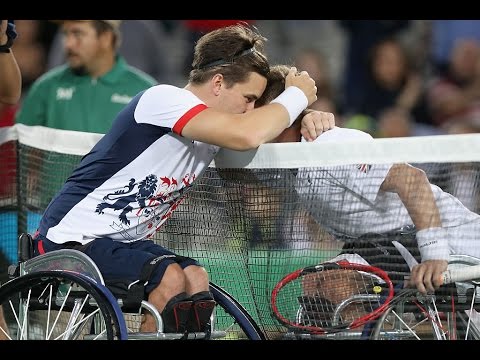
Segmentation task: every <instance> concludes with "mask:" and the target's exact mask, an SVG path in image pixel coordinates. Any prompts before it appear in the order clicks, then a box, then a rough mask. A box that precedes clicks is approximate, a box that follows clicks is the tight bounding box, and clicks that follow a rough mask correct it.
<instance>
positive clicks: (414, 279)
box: [409, 260, 448, 294]
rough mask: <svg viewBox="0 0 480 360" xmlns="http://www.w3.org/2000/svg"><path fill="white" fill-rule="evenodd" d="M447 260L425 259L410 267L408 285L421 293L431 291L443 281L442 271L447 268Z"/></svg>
mask: <svg viewBox="0 0 480 360" xmlns="http://www.w3.org/2000/svg"><path fill="white" fill-rule="evenodd" d="M447 267H448V261H447V260H427V261H423V262H422V263H421V264H418V265H415V266H414V267H413V268H412V273H411V275H410V280H409V285H410V286H415V287H416V288H417V290H418V291H420V292H421V293H422V294H427V293H433V292H434V291H435V289H438V288H439V287H440V285H442V283H443V278H442V273H443V272H444V271H445V270H447Z"/></svg>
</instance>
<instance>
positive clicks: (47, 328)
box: [0, 234, 266, 340]
mask: <svg viewBox="0 0 480 360" xmlns="http://www.w3.org/2000/svg"><path fill="white" fill-rule="evenodd" d="M9 274H10V280H9V281H8V282H6V283H5V284H3V285H2V286H1V287H0V305H1V306H2V309H3V313H4V318H5V324H3V325H2V322H0V337H1V336H2V335H3V336H4V337H7V338H8V339H16V340H193V339H195V340H215V339H227V340H229V339H230V340H232V339H248V340H264V339H266V337H265V335H264V333H263V332H262V330H261V329H260V327H259V326H258V325H257V323H256V322H255V320H254V319H253V318H252V317H251V316H250V315H249V314H248V312H247V311H246V309H245V308H244V307H243V306H242V305H241V304H240V303H239V302H238V301H237V300H236V299H235V298H233V297H232V296H231V295H230V294H229V293H228V292H227V291H225V290H224V289H222V288H221V287H219V286H217V285H215V284H214V283H212V282H210V291H211V293H212V294H213V297H214V300H215V302H216V306H215V310H214V311H213V313H212V316H211V318H210V323H209V325H208V326H207V328H206V330H205V331H202V332H188V333H166V332H164V324H163V320H162V316H161V314H160V313H159V312H158V310H157V309H156V308H155V307H154V306H153V305H152V304H151V303H149V302H148V301H147V300H145V299H140V300H138V301H130V300H129V301H126V299H125V297H120V296H119V295H118V294H116V293H115V289H111V288H109V287H107V286H106V285H105V282H104V279H103V277H102V274H101V273H100V271H99V269H98V267H97V266H96V265H95V263H94V262H93V260H92V259H91V258H90V257H88V256H87V255H86V254H84V253H83V252H81V251H78V250H74V249H61V250H56V251H52V252H48V253H46V254H43V255H39V256H36V257H33V240H32V237H31V236H30V235H29V234H22V235H20V237H19V244H18V263H17V264H15V265H12V266H11V267H10V268H9ZM146 312H148V313H150V314H151V315H152V316H153V317H154V319H155V321H156V325H157V331H155V332H148V333H146V332H140V331H139V329H140V323H141V320H142V316H143V314H145V313H146Z"/></svg>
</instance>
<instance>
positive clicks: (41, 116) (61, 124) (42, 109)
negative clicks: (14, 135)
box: [16, 20, 156, 134]
mask: <svg viewBox="0 0 480 360" xmlns="http://www.w3.org/2000/svg"><path fill="white" fill-rule="evenodd" d="M120 23H121V21H120V20H65V21H64V22H63V24H62V32H63V34H64V37H63V39H64V42H63V45H64V50H65V53H66V56H67V62H68V63H67V64H66V65H62V66H59V67H56V68H54V69H52V70H50V71H49V72H47V73H46V74H44V75H43V76H42V77H41V78H39V79H38V80H37V81H35V83H34V84H33V85H32V87H31V89H30V91H29V92H28V94H27V95H26V97H25V98H24V100H23V102H22V106H21V108H20V111H19V112H18V113H17V116H16V122H18V123H23V124H26V125H42V126H47V127H52V128H56V129H64V130H75V131H84V132H96V133H102V134H104V133H106V132H107V130H108V129H109V128H110V125H111V123H112V121H113V119H114V118H115V115H116V114H117V113H118V112H119V111H120V110H122V109H123V108H124V106H125V104H127V103H128V102H129V101H130V100H131V98H132V97H133V96H135V95H136V94H137V93H139V92H140V91H142V90H145V89H146V88H148V87H150V86H152V85H154V84H156V81H155V80H154V79H153V78H152V77H150V76H149V75H147V74H146V73H144V72H142V71H140V70H138V69H136V68H133V67H131V66H129V65H128V64H127V63H126V61H125V59H124V58H123V57H122V56H120V55H119V54H118V53H117V49H118V46H119V41H120V28H119V27H120Z"/></svg>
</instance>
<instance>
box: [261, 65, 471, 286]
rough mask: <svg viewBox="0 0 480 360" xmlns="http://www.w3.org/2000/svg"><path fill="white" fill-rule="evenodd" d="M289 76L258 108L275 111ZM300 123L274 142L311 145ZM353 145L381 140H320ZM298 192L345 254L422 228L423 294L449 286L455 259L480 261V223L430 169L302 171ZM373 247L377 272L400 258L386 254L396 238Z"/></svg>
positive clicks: (272, 76)
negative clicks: (271, 106)
mask: <svg viewBox="0 0 480 360" xmlns="http://www.w3.org/2000/svg"><path fill="white" fill-rule="evenodd" d="M288 69H289V67H287V66H282V65H278V66H272V67H271V71H270V73H269V75H268V85H267V90H266V91H265V92H264V94H263V95H262V97H261V98H260V99H259V100H258V101H257V103H256V106H259V107H261V106H263V105H264V104H268V103H269V102H270V100H271V99H273V98H275V96H276V95H278V91H279V88H281V87H282V86H284V82H283V81H284V79H285V74H286V71H287V70H288ZM275 84H276V85H275ZM300 120H301V116H300V117H299V119H297V121H296V122H294V123H293V125H292V126H291V127H289V128H288V129H286V130H284V131H283V132H282V133H281V134H280V135H279V136H278V137H277V138H275V139H274V140H273V141H272V142H296V141H306V139H304V138H303V137H302V135H301V126H302V125H301V122H300ZM352 139H363V140H367V141H368V140H370V139H373V138H372V136H371V135H369V134H367V133H365V132H362V131H360V130H356V129H346V128H340V127H334V128H333V129H331V130H329V131H326V132H324V133H322V134H321V135H320V136H318V137H317V138H316V140H314V141H315V142H328V141H332V142H344V141H349V140H352ZM346 146H347V145H346ZM296 190H297V193H298V195H299V197H300V199H302V200H303V201H304V203H305V204H306V207H307V209H308V210H309V211H310V215H311V216H313V218H314V219H315V221H316V222H317V223H318V224H320V225H321V226H322V227H323V228H324V229H326V230H327V231H329V232H330V233H332V234H334V235H335V236H337V237H341V238H342V239H343V240H345V239H346V240H347V242H346V246H345V247H344V251H343V252H345V253H349V252H357V251H358V250H362V246H357V245H358V242H357V240H358V239H362V237H364V236H365V235H369V234H378V235H381V234H395V233H396V234H401V233H402V232H411V230H412V229H414V237H413V241H414V245H415V247H417V249H414V250H416V251H417V254H418V255H419V259H420V260H421V262H420V264H418V265H416V266H414V267H413V269H412V272H411V274H410V282H411V284H412V285H413V284H414V285H415V286H416V287H417V289H418V290H419V291H420V292H422V293H426V292H431V291H434V290H435V289H436V288H438V287H439V286H440V285H441V283H442V278H441V273H442V272H443V271H445V270H446V269H447V265H448V259H449V256H450V255H451V254H465V255H471V256H475V257H480V246H479V245H480V244H477V242H478V239H477V236H478V234H480V216H479V215H478V214H476V213H474V212H472V211H470V210H469V209H468V208H466V207H465V206H464V205H463V204H462V203H461V202H460V201H459V200H458V199H457V198H455V197H454V196H453V195H451V194H449V193H447V192H444V191H443V190H442V189H440V188H439V187H438V186H436V185H434V184H431V183H430V182H429V180H428V178H427V176H426V174H425V172H424V171H423V170H421V169H419V168H416V167H414V166H412V165H410V164H407V163H399V164H372V165H369V164H358V165H356V164H354V165H341V166H328V167H321V168H303V169H302V168H300V169H298V173H297V175H296ZM308 203H310V204H314V206H308ZM325 214H328V216H325ZM396 240H397V239H396ZM365 241H366V242H368V244H367V246H366V248H365V251H364V252H363V253H362V252H359V254H360V255H362V256H363V257H364V258H365V259H366V260H367V261H368V262H369V263H370V264H371V265H376V263H372V261H370V260H371V259H374V260H378V261H380V262H382V261H383V262H382V265H384V264H385V256H387V257H388V256H390V255H391V254H390V253H389V252H392V250H393V252H395V247H394V246H390V247H389V248H388V249H386V248H385V243H386V242H391V239H390V240H388V239H387V240H386V241H383V240H382V241H380V242H377V243H376V242H375V241H374V240H372V239H371V238H370V239H368V240H365ZM365 241H364V242H365ZM363 245H365V244H363ZM410 245H411V244H410ZM382 253H383V254H382ZM397 254H398V253H397ZM380 255H381V256H380ZM384 255H385V256H384ZM379 259H380V260H379ZM404 265H406V264H404ZM407 270H408V267H407Z"/></svg>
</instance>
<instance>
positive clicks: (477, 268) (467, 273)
mask: <svg viewBox="0 0 480 360" xmlns="http://www.w3.org/2000/svg"><path fill="white" fill-rule="evenodd" d="M442 279H443V284H451V283H454V282H457V281H467V280H474V279H480V265H473V266H465V267H461V268H454V269H449V270H446V271H444V272H443V273H442Z"/></svg>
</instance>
